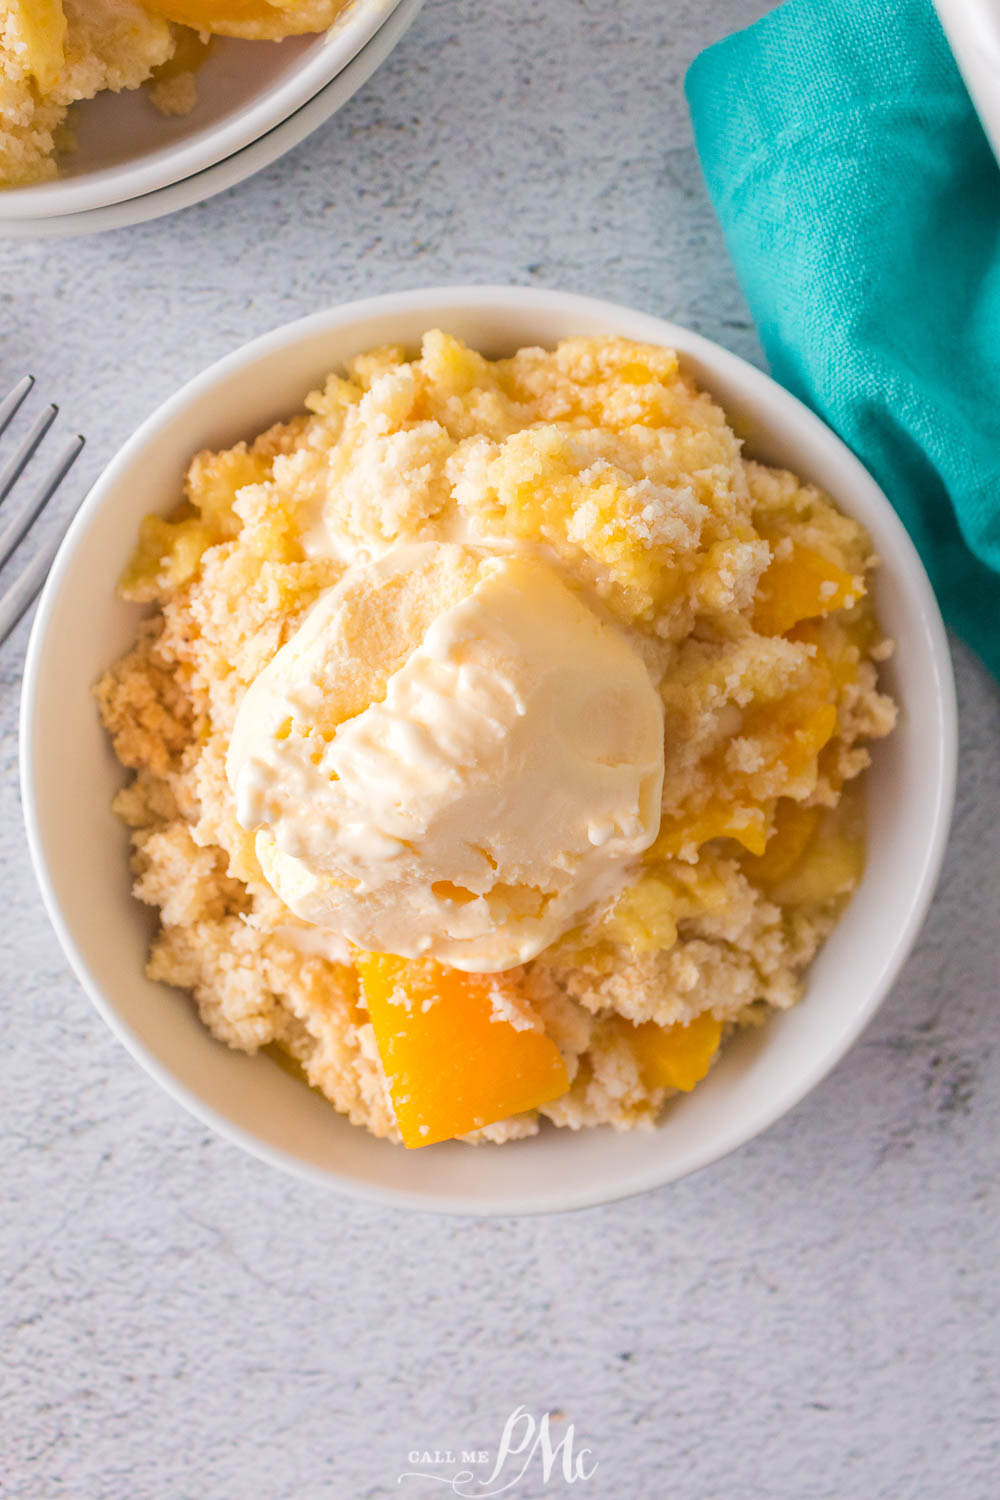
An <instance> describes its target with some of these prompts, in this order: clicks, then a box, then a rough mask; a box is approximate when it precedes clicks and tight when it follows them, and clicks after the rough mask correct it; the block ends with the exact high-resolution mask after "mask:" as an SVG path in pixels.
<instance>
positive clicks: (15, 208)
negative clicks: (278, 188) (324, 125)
mask: <svg viewBox="0 0 1000 1500" xmlns="http://www.w3.org/2000/svg"><path fill="white" fill-rule="evenodd" d="M399 4H400V0H350V3H349V4H348V5H347V7H346V9H345V10H343V11H342V12H341V14H340V15H339V16H338V18H337V20H336V21H335V22H334V24H333V26H331V27H330V29H329V31H326V32H324V33H322V34H321V35H319V36H301V37H289V38H288V39H287V40H286V41H283V42H241V41H236V40H234V39H233V38H231V37H219V38H218V39H217V41H216V44H215V47H214V48H213V51H212V53H211V55H210V56H209V58H208V60H207V62H206V63H205V64H204V66H203V67H202V68H201V69H200V70H199V72H198V104H197V106H196V108H195V109H194V110H193V112H192V113H191V114H189V115H183V116H180V117H177V118H166V117H165V116H162V115H160V114H158V113H157V112H156V111H155V110H154V109H153V107H152V105H151V104H150V103H149V100H148V99H147V98H146V96H145V91H144V90H143V89H136V90H132V91H129V92H127V93H122V94H111V93H104V94H99V95H98V96H97V98H96V99H88V100H85V101H84V102H83V103H81V104H79V105H77V106H75V107H74V113H73V122H74V127H75V134H76V138H77V147H76V150H75V151H73V152H72V153H69V154H67V155H66V156H65V157H64V158H62V159H61V162H60V167H61V175H60V176H59V177H58V178H56V179H55V180H54V181H52V182H42V183H34V184H31V185H30V186H28V187H23V188H8V189H5V190H3V191H0V232H2V226H3V224H4V223H5V222H10V223H12V224H17V223H20V222H23V221H25V220H29V221H30V220H39V219H42V220H44V219H48V218H51V217H61V216H63V215H66V214H79V213H86V212H89V211H91V210H93V209H98V208H103V207H105V206H107V205H108V204H112V203H125V202H128V201H130V200H131V199H133V198H138V197H140V196H142V195H144V194H147V193H153V192H156V191H158V190H159V189H161V188H164V187H168V186H169V185H170V184H172V183H176V182H182V181H184V180H185V179H187V178H189V177H192V176H193V175H195V174H196V173H198V172H202V171H204V170H205V169H206V168H208V167H212V166H213V165H215V163H217V162H221V161H224V160H226V159H227V158H228V157H230V156H232V155H233V153H234V152H237V151H240V150H241V149H242V148H243V147H244V146H247V145H248V144H249V143H250V142H252V141H256V140H257V139H258V138H259V137H261V136H263V135H265V134H266V133H267V132H268V131H270V130H272V129H273V128H274V127H275V126H276V125H279V124H280V123H281V122H282V121H283V120H286V119H287V118H288V117H289V116H290V115H292V114H294V113H295V111H296V110H298V109H300V108H301V107H302V106H303V105H304V104H306V103H307V101H308V100H310V99H312V98H313V96H314V95H315V94H317V93H318V92H319V91H320V89H322V88H324V87H325V85H326V84H328V83H329V82H330V80H331V79H333V78H335V77H336V76H337V74H338V73H340V72H341V70H342V69H343V68H345V67H346V66H347V65H348V63H349V62H350V61H351V59H352V58H354V57H356V56H357V54H358V53H359V52H360V51H361V49H362V48H363V47H364V46H366V44H367V43H368V42H369V41H370V40H371V38H372V37H373V36H374V35H375V33H376V32H377V31H378V30H379V28H380V27H382V26H383V25H384V24H385V23H386V21H387V20H388V19H389V17H390V16H391V15H392V13H393V11H394V10H396V8H397V6H398V5H399Z"/></svg>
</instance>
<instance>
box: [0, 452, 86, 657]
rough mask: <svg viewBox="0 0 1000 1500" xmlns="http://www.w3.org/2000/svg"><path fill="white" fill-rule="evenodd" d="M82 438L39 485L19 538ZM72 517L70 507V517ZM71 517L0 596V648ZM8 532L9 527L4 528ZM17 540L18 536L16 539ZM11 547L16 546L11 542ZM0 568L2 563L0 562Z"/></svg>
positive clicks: (44, 575)
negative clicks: (33, 503) (39, 487)
mask: <svg viewBox="0 0 1000 1500" xmlns="http://www.w3.org/2000/svg"><path fill="white" fill-rule="evenodd" d="M83 444H84V439H83V438H82V437H80V436H77V437H75V438H74V439H73V442H72V443H71V444H70V445H69V447H68V448H67V449H66V451H65V453H64V454H63V456H62V458H61V459H60V460H59V463H58V464H57V465H56V468H55V469H54V470H53V472H52V475H51V476H50V478H49V479H48V480H47V481H46V483H45V484H44V485H43V486H42V489H41V491H40V496H41V498H40V499H39V498H38V497H36V503H35V505H34V506H33V508H32V512H31V517H30V519H29V520H28V522H27V523H26V524H25V526H24V528H23V530H22V532H21V536H23V535H24V532H25V531H27V529H28V526H30V525H31V521H32V520H34V518H35V516H37V515H38V513H39V511H40V510H42V508H43V507H44V506H45V505H46V504H47V503H48V501H49V500H50V499H51V498H52V496H53V495H54V494H55V492H56V490H57V489H58V488H59V486H60V485H61V484H62V482H63V480H64V479H65V478H66V475H67V474H68V473H69V471H70V469H71V468H72V467H73V465H74V463H75V462H76V460H77V458H78V457H79V456H80V453H81V451H82V449H83ZM75 514H76V509H75V508H74V511H73V515H75ZM73 515H70V516H67V518H66V520H65V522H64V523H63V524H62V525H61V526H60V527H59V528H58V530H57V532H56V534H55V535H54V536H53V537H51V538H50V539H49V540H48V541H47V542H46V543H45V544H44V545H43V546H42V547H41V548H40V549H39V551H38V552H37V553H36V555H35V556H34V557H33V558H32V559H31V561H30V562H29V563H28V566H27V567H26V568H25V569H24V571H23V572H22V573H21V574H20V576H19V577H18V578H17V579H16V580H15V582H14V583H12V584H11V586H10V588H9V589H8V590H7V592H6V593H5V594H4V595H3V596H2V597H0V645H2V644H3V642H4V641H5V640H6V639H7V637H8V636H9V635H10V633H11V631H12V630H13V629H14V626H15V625H16V624H17V622H18V620H19V619H20V618H21V616H22V615H23V614H24V612H25V610H26V609H27V608H28V605H29V604H30V603H31V602H32V600H33V599H34V597H35V595H36V594H37V593H38V591H39V590H40V588H41V587H42V584H43V583H44V582H45V580H46V578H47V577H48V572H49V569H50V568H51V566H52V564H53V562H54V561H55V557H56V553H57V552H58V551H59V548H60V547H61V546H62V542H63V538H64V537H65V535H66V533H67V531H68V530H69V527H70V523H71V522H72V520H73ZM8 529H9V528H8ZM17 540H18V541H19V540H20V537H18V539H17ZM14 545H15V546H16V545H17V542H16V541H15V543H14ZM0 566H2V563H0Z"/></svg>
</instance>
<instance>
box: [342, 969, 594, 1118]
mask: <svg viewBox="0 0 1000 1500" xmlns="http://www.w3.org/2000/svg"><path fill="white" fill-rule="evenodd" d="M357 967H358V973H359V975H360V977H361V993H362V996H363V998H364V1001H365V1004H366V1005H367V1007H368V1014H369V1016H370V1017H371V1023H372V1028H373V1030H374V1032H375V1040H376V1042H377V1044H378V1050H379V1056H380V1057H381V1059H382V1066H383V1068H384V1069H385V1074H386V1077H387V1079H388V1080H389V1091H390V1093H391V1095H392V1102H393V1107H394V1108H395V1111H396V1123H397V1124H398V1126H399V1133H400V1135H401V1136H402V1138H403V1144H404V1146H410V1147H414V1146H430V1145H433V1144H434V1142H435V1141H446V1140H450V1139H451V1137H452V1136H456V1135H465V1134H467V1132H468V1131H470V1130H478V1129H479V1127H480V1126H482V1125H492V1124H493V1123H494V1122H495V1121H497V1120H503V1119H506V1117H507V1116H508V1115H514V1114H518V1113H520V1111H522V1110H526V1109H536V1108H537V1107H538V1105H540V1104H547V1103H548V1102H549V1101H550V1100H551V1099H557V1098H558V1097H559V1095H560V1094H564V1093H565V1092H566V1090H567V1089H568V1088H569V1077H568V1075H567V1072H566V1065H565V1063H564V1062H563V1060H562V1057H561V1055H560V1052H559V1049H558V1047H557V1046H556V1045H555V1043H554V1042H552V1041H550V1040H549V1038H548V1037H547V1036H546V1035H545V1033H544V1032H543V1031H541V1030H539V1029H538V1027H537V1023H536V1022H535V1021H534V1019H533V1017H532V1016H530V1015H529V1014H528V1012H527V1011H526V1010H525V1008H524V1006H523V1005H522V1003H521V1002H520V1000H519V998H518V992H517V989H516V988H515V986H514V985H513V984H512V983H511V982H510V980H509V979H505V977H504V976H503V975H502V974H465V973H462V972H460V971H459V970H457V969H446V968H444V967H443V965H441V964H438V963H434V962H433V961H432V960H423V961H416V962H410V961H408V960H406V959H402V958H394V957H392V956H391V955H389V954H384V953H369V954H366V955H364V956H363V957H360V958H359V959H358V961H357Z"/></svg>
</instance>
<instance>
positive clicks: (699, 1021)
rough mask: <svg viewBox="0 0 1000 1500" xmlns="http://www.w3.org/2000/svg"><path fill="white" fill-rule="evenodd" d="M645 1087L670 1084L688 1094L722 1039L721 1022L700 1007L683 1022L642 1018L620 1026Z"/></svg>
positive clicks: (699, 1080)
mask: <svg viewBox="0 0 1000 1500" xmlns="http://www.w3.org/2000/svg"><path fill="white" fill-rule="evenodd" d="M622 1030H623V1034H624V1035H625V1036H626V1038H627V1040H628V1042H629V1044H630V1046H631V1047H632V1050H633V1051H634V1053H635V1056H636V1061H637V1062H638V1064H639V1071H640V1073H641V1075H642V1081H643V1083H644V1084H645V1086H646V1088H648V1089H663V1088H672V1089H680V1090H681V1091H682V1092H683V1093H685V1094H689V1093H690V1092H691V1090H692V1089H693V1088H694V1086H695V1084H696V1083H700V1082H701V1080H702V1079H703V1078H704V1077H705V1074H706V1073H707V1072H708V1070H709V1067H710V1066H711V1062H712V1058H713V1057H714V1056H715V1054H716V1052H718V1050H719V1043H720V1042H721V1041H722V1022H721V1021H717V1020H716V1018H715V1017H714V1016H713V1015H712V1013H711V1011H707V1010H706V1011H703V1012H702V1014H701V1015H700V1016H695V1018H694V1020H693V1021H689V1022H688V1023H687V1025H683V1024H681V1023H680V1022H678V1023H677V1024H676V1025H674V1026H657V1024H656V1022H655V1021H643V1022H642V1023H641V1024H640V1025H638V1026H633V1025H631V1024H630V1023H628V1022H626V1023H625V1025H624V1026H623V1028H622Z"/></svg>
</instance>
